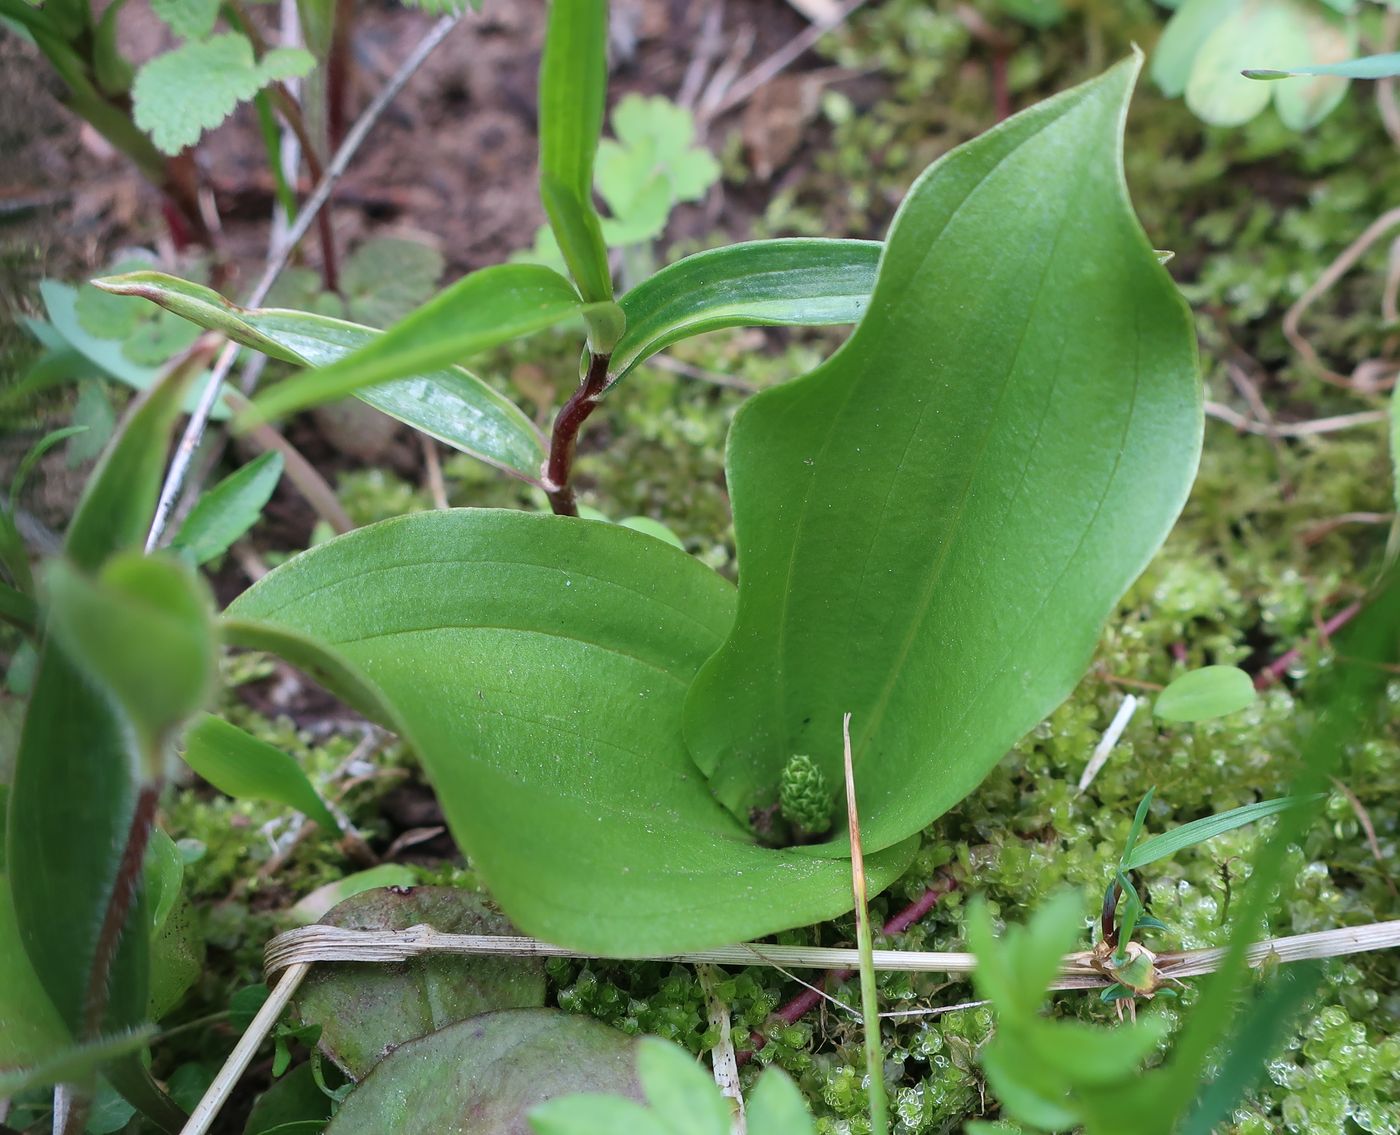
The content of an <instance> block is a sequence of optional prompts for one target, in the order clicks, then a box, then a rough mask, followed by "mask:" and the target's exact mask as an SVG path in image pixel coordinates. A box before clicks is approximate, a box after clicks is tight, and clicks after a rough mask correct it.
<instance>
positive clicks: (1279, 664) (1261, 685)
mask: <svg viewBox="0 0 1400 1135" xmlns="http://www.w3.org/2000/svg"><path fill="white" fill-rule="evenodd" d="M1360 613H1361V604H1360V603H1359V602H1358V603H1352V604H1350V605H1349V606H1346V607H1343V608H1342V609H1341V610H1340V611H1338V612H1337V613H1336V614H1335V615H1333V616H1332V617H1331V618H1330V619H1328V620H1327V621H1326V622H1325V623H1323V624H1322V626H1321V627H1319V628H1318V629H1319V631H1321V634H1322V638H1323V639H1324V640H1326V639H1327V637H1328V636H1330V635H1334V634H1336V633H1337V632H1338V631H1339V630H1341V629H1342V628H1343V627H1344V626H1346V625H1347V624H1348V623H1349V622H1351V621H1352V619H1354V618H1356V616H1357V615H1359V614H1360ZM1302 654H1303V648H1302V647H1301V646H1295V647H1294V648H1293V649H1292V650H1290V651H1288V652H1286V653H1284V654H1280V655H1279V656H1278V657H1277V658H1275V659H1274V660H1273V661H1272V662H1270V663H1269V664H1268V665H1267V666H1265V667H1264V669H1262V670H1260V671H1259V673H1258V674H1257V675H1255V678H1254V688H1255V689H1256V690H1265V689H1268V688H1269V687H1270V686H1272V685H1273V684H1274V683H1275V682H1277V681H1278V680H1279V679H1280V678H1282V677H1283V676H1284V674H1286V673H1288V668H1289V667H1290V666H1292V665H1293V663H1295V662H1297V661H1298V659H1299V658H1300V657H1301V656H1302Z"/></svg>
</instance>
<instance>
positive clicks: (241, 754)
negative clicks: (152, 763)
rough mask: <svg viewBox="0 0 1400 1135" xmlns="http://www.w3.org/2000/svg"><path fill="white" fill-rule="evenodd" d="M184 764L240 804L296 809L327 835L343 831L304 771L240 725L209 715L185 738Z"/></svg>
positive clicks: (201, 719)
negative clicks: (259, 802) (271, 803)
mask: <svg viewBox="0 0 1400 1135" xmlns="http://www.w3.org/2000/svg"><path fill="white" fill-rule="evenodd" d="M183 755H184V759H185V763H186V764H187V765H189V766H190V768H192V769H194V771H195V772H197V773H199V775H200V776H202V777H203V778H204V779H205V780H207V781H208V782H209V783H210V784H212V785H213V786H214V787H215V788H217V789H218V790H219V791H220V792H224V793H227V794H228V795H229V796H232V797H234V798H235V799H238V800H271V801H274V802H275V803H278V804H285V805H287V807H289V808H295V809H296V810H297V811H298V812H302V813H303V814H305V815H306V816H307V817H308V818H309V819H312V820H315V821H316V822H317V823H318V824H320V825H321V827H322V828H324V829H325V830H326V832H328V833H335V832H338V831H339V830H340V825H339V824H338V823H337V822H336V818H335V816H334V815H332V814H331V811H330V809H329V808H327V807H326V805H325V802H324V801H323V800H322V799H321V797H320V795H319V794H318V793H317V792H316V789H315V788H313V787H312V786H311V781H309V780H308V779H307V778H306V773H305V772H304V771H302V767H301V765H299V764H297V762H296V761H295V760H294V759H293V758H292V757H290V756H288V755H287V754H286V753H284V752H283V751H282V750H281V749H278V748H276V747H275V746H273V745H269V744H268V743H267V742H266V741H260V740H258V738H256V737H254V736H253V735H252V734H250V733H245V732H244V731H243V730H242V729H240V728H238V726H236V725H232V724H230V723H229V722H227V721H225V720H223V719H222V718H220V717H214V716H212V715H210V714H205V715H204V716H203V717H201V718H200V719H199V721H198V722H196V723H195V725H194V726H193V727H192V728H191V729H190V731H189V732H188V733H186V734H185V751H184V754H183Z"/></svg>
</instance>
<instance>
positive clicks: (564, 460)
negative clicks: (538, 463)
mask: <svg viewBox="0 0 1400 1135" xmlns="http://www.w3.org/2000/svg"><path fill="white" fill-rule="evenodd" d="M611 358H612V356H611V355H610V354H609V355H600V354H596V353H590V354H589V356H588V372H587V373H586V374H585V375H584V377H583V382H581V383H580V384H579V388H578V389H577V390H575V391H574V393H573V396H572V397H571V398H570V399H569V400H568V401H567V402H565V403H564V408H563V409H562V410H560V411H559V416H558V417H557V418H555V419H554V429H553V431H552V432H551V434H550V439H549V460H548V461H546V462H545V467H544V490H545V493H546V494H547V495H548V496H549V507H550V508H552V509H553V510H554V513H555V515H556V516H577V515H578V501H577V500H576V499H575V497H574V487H573V485H572V484H571V483H570V480H569V478H570V477H571V475H572V474H573V468H574V453H575V451H576V450H577V448H578V431H579V428H580V427H581V426H582V425H583V423H584V422H586V421H587V420H588V417H589V415H590V414H592V413H593V411H594V410H595V409H597V407H598V402H599V401H600V400H601V399H602V396H603V390H604V388H605V387H606V386H607V384H608V362H609V360H610V359H611Z"/></svg>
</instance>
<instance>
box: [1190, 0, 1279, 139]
mask: <svg viewBox="0 0 1400 1135" xmlns="http://www.w3.org/2000/svg"><path fill="white" fill-rule="evenodd" d="M1183 10H1184V9H1183ZM1292 15H1293V13H1292V12H1291V11H1290V10H1289V9H1288V8H1287V6H1286V4H1277V3H1268V4H1262V3H1258V2H1257V0H1255V2H1252V3H1245V4H1241V5H1239V6H1237V7H1236V8H1235V10H1234V11H1233V12H1231V13H1230V14H1229V15H1228V16H1226V17H1225V18H1224V19H1223V20H1221V21H1220V22H1219V23H1217V24H1216V26H1215V29H1214V30H1213V31H1212V32H1211V33H1210V35H1209V36H1207V37H1206V40H1205V42H1204V43H1203V44H1201V47H1200V50H1199V51H1197V53H1196V58H1195V62H1194V63H1193V64H1192V67H1191V74H1190V76H1189V77H1188V79H1187V81H1186V105H1187V106H1188V107H1190V108H1191V111H1192V113H1194V114H1195V115H1196V116H1197V117H1198V118H1200V119H1202V120H1203V121H1205V122H1207V123H1209V124H1210V125H1212V126H1242V125H1243V124H1244V123H1246V122H1248V121H1249V120H1250V119H1251V118H1254V117H1255V116H1256V115H1258V114H1260V113H1261V112H1262V111H1263V110H1264V108H1265V107H1266V106H1268V105H1269V99H1270V98H1271V97H1272V95H1273V92H1272V91H1271V90H1270V89H1269V88H1268V87H1265V86H1261V85H1260V84H1258V83H1251V82H1250V81H1249V80H1248V79H1246V78H1244V76H1243V75H1241V74H1240V72H1241V71H1242V70H1243V69H1244V68H1246V67H1248V66H1250V65H1251V64H1252V63H1259V62H1261V61H1263V60H1266V59H1269V58H1272V57H1274V56H1275V55H1276V54H1277V52H1278V49H1279V46H1280V45H1283V47H1284V50H1285V51H1289V50H1290V49H1293V48H1296V46H1297V39H1296V36H1295V32H1294V27H1293V22H1292V18H1291V17H1292Z"/></svg>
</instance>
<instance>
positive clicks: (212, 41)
mask: <svg viewBox="0 0 1400 1135" xmlns="http://www.w3.org/2000/svg"><path fill="white" fill-rule="evenodd" d="M315 63H316V61H315V59H314V58H313V57H312V56H311V55H310V53H308V52H306V51H302V50H301V49H300V48H286V47H277V48H273V49H272V50H271V51H269V52H267V54H266V55H264V56H263V57H262V58H261V59H255V58H254V57H253V45H252V44H251V43H250V42H249V41H248V38H247V37H246V36H243V35H240V34H238V33H237V32H224V33H223V34H221V35H216V36H212V37H210V38H209V39H202V40H191V41H189V42H187V43H183V44H181V45H180V46H179V47H177V48H175V49H174V50H173V51H167V52H166V53H164V54H163V55H157V56H156V57H155V58H154V59H152V60H151V61H150V62H148V63H147V64H145V65H144V66H143V67H142V68H141V70H140V71H139V72H137V75H136V83H135V85H134V86H133V87H132V92H131V94H132V99H133V102H134V109H133V115H134V118H135V120H136V125H137V126H139V127H140V128H141V129H142V130H145V131H147V132H148V133H149V134H150V135H151V139H152V141H154V142H155V144H156V146H157V148H159V149H160V150H162V151H163V152H165V153H167V154H178V153H179V152H180V151H181V150H183V149H184V148H185V147H186V146H192V145H194V144H195V143H196V142H198V141H199V137H200V135H201V134H203V133H204V131H206V130H212V129H213V128H214V127H216V126H218V125H219V124H220V123H221V122H223V120H224V119H225V118H227V117H228V116H229V115H230V114H232V113H233V111H234V108H235V107H237V106H238V104H239V103H240V102H246V101H247V100H248V99H251V98H252V97H253V96H254V95H255V94H257V93H258V92H259V91H260V90H262V89H263V87H265V86H267V85H268V84H269V83H272V82H274V81H276V80H279V79H295V78H299V77H301V76H302V75H305V74H306V73H307V72H309V71H310V70H311V68H312V67H314V66H315Z"/></svg>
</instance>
